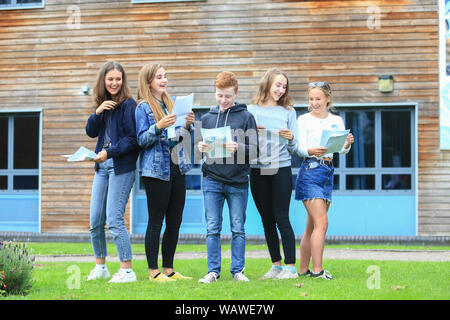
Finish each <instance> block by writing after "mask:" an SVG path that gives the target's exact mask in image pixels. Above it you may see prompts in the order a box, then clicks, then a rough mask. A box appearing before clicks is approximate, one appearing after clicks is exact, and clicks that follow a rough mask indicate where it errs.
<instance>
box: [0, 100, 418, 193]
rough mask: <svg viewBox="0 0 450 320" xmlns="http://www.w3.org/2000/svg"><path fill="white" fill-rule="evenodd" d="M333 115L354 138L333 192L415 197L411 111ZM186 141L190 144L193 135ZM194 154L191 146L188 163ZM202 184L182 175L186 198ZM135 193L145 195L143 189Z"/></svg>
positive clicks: (196, 176)
mask: <svg viewBox="0 0 450 320" xmlns="http://www.w3.org/2000/svg"><path fill="white" fill-rule="evenodd" d="M337 109H338V111H339V115H340V116H341V117H342V118H343V119H344V122H345V124H346V128H348V129H351V132H352V133H353V135H354V136H355V143H354V144H353V145H352V148H351V150H350V152H349V153H348V154H343V155H340V154H337V153H336V154H334V158H333V163H334V167H335V171H334V187H333V188H334V192H338V193H339V194H345V193H347V192H352V193H361V194H366V193H369V192H381V193H382V192H389V193H390V194H399V193H401V194H404V193H409V194H412V193H414V188H415V185H414V177H415V168H414V166H413V164H414V163H415V162H414V141H415V138H414V130H413V128H414V127H415V124H414V108H413V107H398V108H393V107H391V108H381V107H361V108H359V107H338V108H337ZM208 110H209V108H197V109H195V110H194V113H195V119H197V120H199V119H200V118H201V116H202V115H203V114H205V113H207V112H208ZM296 110H297V116H299V115H300V114H303V113H305V112H306V109H305V108H296ZM191 138H192V141H193V135H192V137H191ZM193 151H194V147H193V146H192V159H194V155H193ZM0 160H1V159H0ZM302 161H303V159H302V158H300V157H299V156H298V155H293V156H292V161H291V163H292V181H293V188H294V187H295V181H296V178H297V174H298V171H299V168H300V165H301V163H302ZM0 163H1V162H0ZM201 180H202V171H201V166H200V165H199V164H196V165H194V167H193V169H192V170H191V171H189V172H188V173H187V175H186V189H187V193H188V194H198V193H201ZM0 183H1V182H0ZM139 189H140V190H139V191H140V192H143V193H145V189H144V186H143V184H142V183H141V184H140V188H139Z"/></svg>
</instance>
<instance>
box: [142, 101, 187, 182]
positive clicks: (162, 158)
mask: <svg viewBox="0 0 450 320" xmlns="http://www.w3.org/2000/svg"><path fill="white" fill-rule="evenodd" d="M135 115H136V136H137V141H138V145H139V146H140V147H141V151H140V154H141V165H140V174H141V175H142V176H144V177H151V178H157V179H160V180H165V181H169V180H170V160H171V159H170V151H169V139H168V138H167V129H162V130H158V128H157V127H156V119H155V116H154V115H153V112H152V110H151V109H150V106H149V105H148V103H146V102H141V103H140V104H139V105H138V106H137V107H136V112H135ZM193 128H194V126H193V125H191V128H190V130H189V131H188V130H186V129H185V128H183V127H178V128H177V129H176V134H177V138H178V139H181V141H180V142H179V143H178V144H177V145H176V146H175V147H174V148H173V152H174V153H175V154H174V155H173V156H172V158H173V160H174V162H175V164H178V165H179V167H180V172H181V174H186V172H188V171H189V170H191V168H192V164H191V160H190V150H191V138H190V132H192V131H193ZM185 149H186V150H185Z"/></svg>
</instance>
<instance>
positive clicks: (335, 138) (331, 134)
mask: <svg viewBox="0 0 450 320" xmlns="http://www.w3.org/2000/svg"><path fill="white" fill-rule="evenodd" d="M349 133H350V129H347V130H322V137H321V138H320V145H321V146H322V147H326V148H327V149H328V150H327V152H326V153H335V152H339V151H341V150H342V148H343V147H344V144H345V141H346V140H347V136H348V134H349Z"/></svg>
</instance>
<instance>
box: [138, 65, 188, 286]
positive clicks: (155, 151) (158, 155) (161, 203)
mask: <svg viewBox="0 0 450 320" xmlns="http://www.w3.org/2000/svg"><path fill="white" fill-rule="evenodd" d="M167 83H168V80H167V72H166V70H165V69H164V68H163V67H162V66H161V65H160V64H148V65H145V66H144V67H143V68H142V69H141V71H140V72H139V78H138V100H139V104H138V106H137V108H136V134H137V140H138V144H139V146H140V147H141V165H140V174H141V176H142V181H143V183H144V186H145V191H146V194H147V208H148V225H147V230H146V233H145V253H146V256H147V264H148V268H149V273H150V276H149V279H150V281H159V282H165V281H174V280H181V279H188V277H184V276H183V275H181V274H180V273H178V272H175V271H174V268H173V260H174V255H175V250H176V246H177V243H178V234H179V229H180V225H181V221H182V214H183V209H184V204H185V198H186V177H185V174H186V172H188V171H189V170H190V169H191V167H192V165H191V162H190V158H189V152H188V151H186V149H187V150H189V148H188V146H190V132H191V131H192V130H193V123H194V121H195V117H194V113H193V112H191V113H189V114H188V115H187V116H186V122H185V125H184V127H179V128H177V129H176V133H177V136H176V137H175V138H174V139H169V138H168V130H167V128H168V127H170V126H172V125H173V124H174V123H175V121H176V115H175V114H172V113H171V112H172V109H173V105H174V101H173V100H172V99H171V98H170V96H169V94H168V93H167ZM172 153H174V156H171V154H172ZM172 160H174V161H172ZM164 219H165V222H166V228H165V231H164V235H163V239H162V247H161V249H162V267H163V270H162V273H161V272H160V271H159V268H158V252H159V239H160V234H161V228H162V224H163V220H164Z"/></svg>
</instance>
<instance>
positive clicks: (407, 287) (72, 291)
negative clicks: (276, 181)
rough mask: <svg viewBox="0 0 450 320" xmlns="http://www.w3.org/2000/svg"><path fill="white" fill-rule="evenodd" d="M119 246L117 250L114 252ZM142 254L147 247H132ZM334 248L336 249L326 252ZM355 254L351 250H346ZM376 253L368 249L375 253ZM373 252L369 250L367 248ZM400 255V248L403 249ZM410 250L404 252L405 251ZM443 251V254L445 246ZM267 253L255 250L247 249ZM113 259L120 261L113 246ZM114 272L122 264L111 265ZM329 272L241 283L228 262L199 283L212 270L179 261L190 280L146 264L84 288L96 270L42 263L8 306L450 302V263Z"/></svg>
mask: <svg viewBox="0 0 450 320" xmlns="http://www.w3.org/2000/svg"><path fill="white" fill-rule="evenodd" d="M28 246H29V247H32V248H33V249H34V254H63V253H64V254H67V253H77V254H80V253H86V254H91V252H92V251H91V250H92V249H91V248H90V246H89V244H62V243H57V244H42V243H41V244H38V243H36V244H29V245H28ZM112 246H113V245H112ZM134 246H135V247H134V248H133V250H134V251H133V252H134V253H142V252H143V245H134ZM327 247H330V246H327ZM344 247H349V246H344ZM373 247H374V246H370V248H373ZM365 248H368V247H365ZM397 248H398V247H397ZM402 248H404V247H402ZM440 248H441V249H442V247H440ZM227 249H229V248H224V250H227ZM258 249H265V246H258V245H255V246H249V248H248V250H258ZM202 250H204V246H195V245H192V246H191V245H179V247H178V251H202ZM110 254H114V248H113V247H111V250H110ZM107 266H108V269H109V270H110V272H111V273H114V272H116V271H117V270H118V268H119V263H118V262H107ZM324 266H325V268H326V269H328V270H330V271H331V272H332V274H333V277H334V279H333V280H331V281H326V280H322V279H311V278H306V277H302V278H298V279H295V280H279V281H274V280H266V281H259V280H258V278H259V277H260V276H262V275H263V274H264V273H265V272H266V271H267V270H268V269H269V268H270V261H268V260H267V259H247V260H246V269H245V274H246V275H247V276H248V278H249V279H250V280H251V281H250V282H248V283H237V282H235V281H234V280H233V279H232V277H231V275H230V273H229V268H230V259H223V260H222V275H221V278H220V279H219V281H218V282H217V283H212V284H210V285H204V284H199V283H198V282H197V280H198V279H199V278H201V277H203V276H204V275H205V273H206V271H207V269H206V260H205V259H193V260H177V261H175V268H176V269H177V270H178V271H180V272H181V273H182V274H184V275H187V276H191V277H193V279H192V280H185V281H176V282H173V283H150V282H149V281H148V272H147V265H146V261H145V260H136V261H133V269H134V271H135V272H136V274H137V278H138V281H137V282H136V283H126V284H109V283H108V282H107V280H98V281H90V282H86V281H85V280H84V278H85V277H86V276H87V275H88V274H89V272H90V270H91V269H92V267H93V263H74V262H68V263H39V264H37V265H35V268H34V271H33V272H34V274H33V279H34V280H33V281H34V283H33V287H32V289H31V292H30V293H29V294H28V295H26V296H8V297H6V298H0V299H7V300H10V299H12V300H15V299H19V300H60V299H62V300H86V299H87V300H122V299H125V300H217V299H220V300H323V299H325V300H328V299H332V300H333V299H337V300H348V299H352V300H353V299H356V300H373V299H388V300H391V299H393V300H405V299H413V300H416V299H417V300H423V299H425V300H428V299H436V300H448V299H450V294H449V288H450V263H449V262H406V261H370V260H325V261H324Z"/></svg>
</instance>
